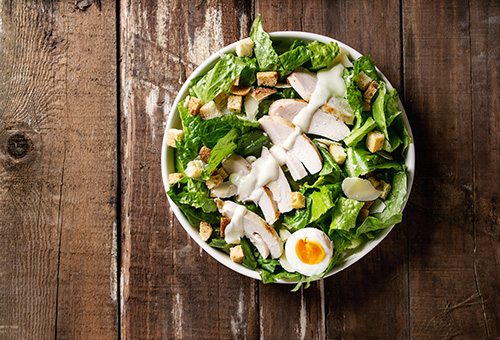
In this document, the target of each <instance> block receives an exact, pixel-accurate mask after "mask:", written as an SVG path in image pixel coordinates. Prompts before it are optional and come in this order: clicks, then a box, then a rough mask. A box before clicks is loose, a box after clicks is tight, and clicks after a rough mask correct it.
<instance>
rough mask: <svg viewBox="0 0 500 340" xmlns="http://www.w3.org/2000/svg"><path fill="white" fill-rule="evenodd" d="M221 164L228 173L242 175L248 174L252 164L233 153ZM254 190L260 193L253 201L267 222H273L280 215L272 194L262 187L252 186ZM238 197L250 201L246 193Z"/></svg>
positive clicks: (243, 200)
mask: <svg viewBox="0 0 500 340" xmlns="http://www.w3.org/2000/svg"><path fill="white" fill-rule="evenodd" d="M222 166H223V167H224V169H225V170H226V171H227V173H228V174H239V175H243V176H246V175H248V174H250V171H251V169H252V165H251V164H250V163H248V161H247V160H246V159H245V158H243V157H242V156H240V155H238V154H235V153H233V154H231V155H230V156H228V157H226V159H224V160H223V161H222ZM256 190H262V194H261V195H260V197H259V198H258V199H257V202H255V203H257V204H258V206H259V207H260V210H262V213H263V214H264V217H265V218H266V221H267V223H270V224H273V223H274V222H276V220H277V219H278V218H279V215H280V212H279V209H278V206H277V205H276V203H275V202H274V200H273V194H272V193H271V191H270V190H269V189H267V188H264V187H260V188H259V187H254V188H253V190H252V191H256ZM238 199H239V200H240V201H242V202H246V201H252V199H251V197H250V196H246V195H245V196H243V195H239V196H238Z"/></svg>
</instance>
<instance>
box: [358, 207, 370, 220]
mask: <svg viewBox="0 0 500 340" xmlns="http://www.w3.org/2000/svg"><path fill="white" fill-rule="evenodd" d="M368 215H370V210H369V209H366V208H361V211H360V212H359V219H360V220H361V221H364V220H366V218H367V217H368Z"/></svg>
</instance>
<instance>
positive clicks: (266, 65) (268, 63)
mask: <svg viewBox="0 0 500 340" xmlns="http://www.w3.org/2000/svg"><path fill="white" fill-rule="evenodd" d="M250 39H252V41H253V43H254V47H253V51H254V53H255V57H256V58H257V63H258V64H259V69H260V70H261V71H280V70H282V66H281V62H280V59H279V57H278V53H277V52H276V50H275V49H274V47H273V42H272V41H271V37H269V34H267V33H266V32H265V31H264V30H263V29H262V22H261V16H260V15H259V16H258V17H257V18H256V19H255V21H254V22H253V25H252V31H251V32H250Z"/></svg>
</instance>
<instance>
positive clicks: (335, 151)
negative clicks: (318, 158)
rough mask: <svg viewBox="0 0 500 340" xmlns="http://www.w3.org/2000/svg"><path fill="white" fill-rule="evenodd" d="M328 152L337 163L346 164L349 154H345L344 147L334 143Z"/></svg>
mask: <svg viewBox="0 0 500 340" xmlns="http://www.w3.org/2000/svg"><path fill="white" fill-rule="evenodd" d="M328 151H329V152H330V155H332V157H333V160H334V161H335V163H337V164H344V162H345V159H346V158H347V154H346V153H345V150H344V148H343V147H342V145H340V144H337V143H334V144H332V145H330V147H329V148H328Z"/></svg>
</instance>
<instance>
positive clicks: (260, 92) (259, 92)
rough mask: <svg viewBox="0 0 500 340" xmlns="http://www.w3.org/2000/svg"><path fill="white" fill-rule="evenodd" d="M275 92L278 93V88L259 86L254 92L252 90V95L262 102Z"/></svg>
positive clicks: (258, 101)
mask: <svg viewBox="0 0 500 340" xmlns="http://www.w3.org/2000/svg"><path fill="white" fill-rule="evenodd" d="M275 93H276V90H273V89H267V88H264V87H258V88H256V89H255V90H253V91H252V92H250V96H252V97H253V98H254V99H255V100H256V101H257V103H260V102H262V101H263V100H264V99H266V98H267V97H269V96H270V95H272V94H275Z"/></svg>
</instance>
